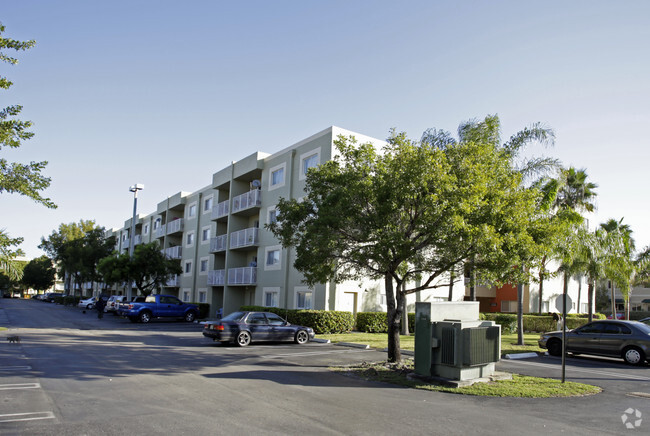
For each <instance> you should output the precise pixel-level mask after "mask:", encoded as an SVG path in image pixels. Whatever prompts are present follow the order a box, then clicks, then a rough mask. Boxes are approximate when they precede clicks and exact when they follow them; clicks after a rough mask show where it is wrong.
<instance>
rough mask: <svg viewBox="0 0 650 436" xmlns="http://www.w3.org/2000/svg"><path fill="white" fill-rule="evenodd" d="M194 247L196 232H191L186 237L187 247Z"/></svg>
mask: <svg viewBox="0 0 650 436" xmlns="http://www.w3.org/2000/svg"><path fill="white" fill-rule="evenodd" d="M192 245H194V232H189V233H188V234H187V235H185V246H186V247H191V246H192Z"/></svg>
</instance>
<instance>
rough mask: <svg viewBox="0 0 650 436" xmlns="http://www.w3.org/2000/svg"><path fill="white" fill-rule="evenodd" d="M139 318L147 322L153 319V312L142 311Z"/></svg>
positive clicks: (142, 321)
mask: <svg viewBox="0 0 650 436" xmlns="http://www.w3.org/2000/svg"><path fill="white" fill-rule="evenodd" d="M139 319H140V322H141V323H143V324H146V323H148V322H149V321H151V314H150V313H149V312H142V313H141V314H140V316H139Z"/></svg>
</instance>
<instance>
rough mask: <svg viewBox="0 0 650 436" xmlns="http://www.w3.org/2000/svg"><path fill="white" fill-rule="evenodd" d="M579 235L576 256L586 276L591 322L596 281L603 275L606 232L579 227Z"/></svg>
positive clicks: (590, 319)
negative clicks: (589, 230)
mask: <svg viewBox="0 0 650 436" xmlns="http://www.w3.org/2000/svg"><path fill="white" fill-rule="evenodd" d="M579 235H580V236H579V240H578V256H579V257H580V262H581V264H582V272H583V273H585V274H586V276H587V299H588V301H589V321H590V322H591V321H592V320H593V303H594V291H595V288H596V283H597V282H598V280H600V279H602V278H604V277H605V260H606V259H605V257H606V255H607V239H606V237H607V234H606V232H605V231H604V230H603V229H596V230H595V231H593V232H588V231H586V230H585V229H581V230H580V234H579Z"/></svg>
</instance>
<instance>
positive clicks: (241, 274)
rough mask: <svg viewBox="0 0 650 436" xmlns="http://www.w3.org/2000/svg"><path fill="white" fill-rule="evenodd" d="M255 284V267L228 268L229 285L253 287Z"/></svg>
mask: <svg viewBox="0 0 650 436" xmlns="http://www.w3.org/2000/svg"><path fill="white" fill-rule="evenodd" d="M256 283H257V267H254V266H245V267H243V268H230V269H229V270H228V284H229V285H254V284H256Z"/></svg>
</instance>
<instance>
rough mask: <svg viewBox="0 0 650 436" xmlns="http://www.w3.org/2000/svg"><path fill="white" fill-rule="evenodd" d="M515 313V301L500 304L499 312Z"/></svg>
mask: <svg viewBox="0 0 650 436" xmlns="http://www.w3.org/2000/svg"><path fill="white" fill-rule="evenodd" d="M516 311H517V300H511V301H502V302H501V312H516Z"/></svg>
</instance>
